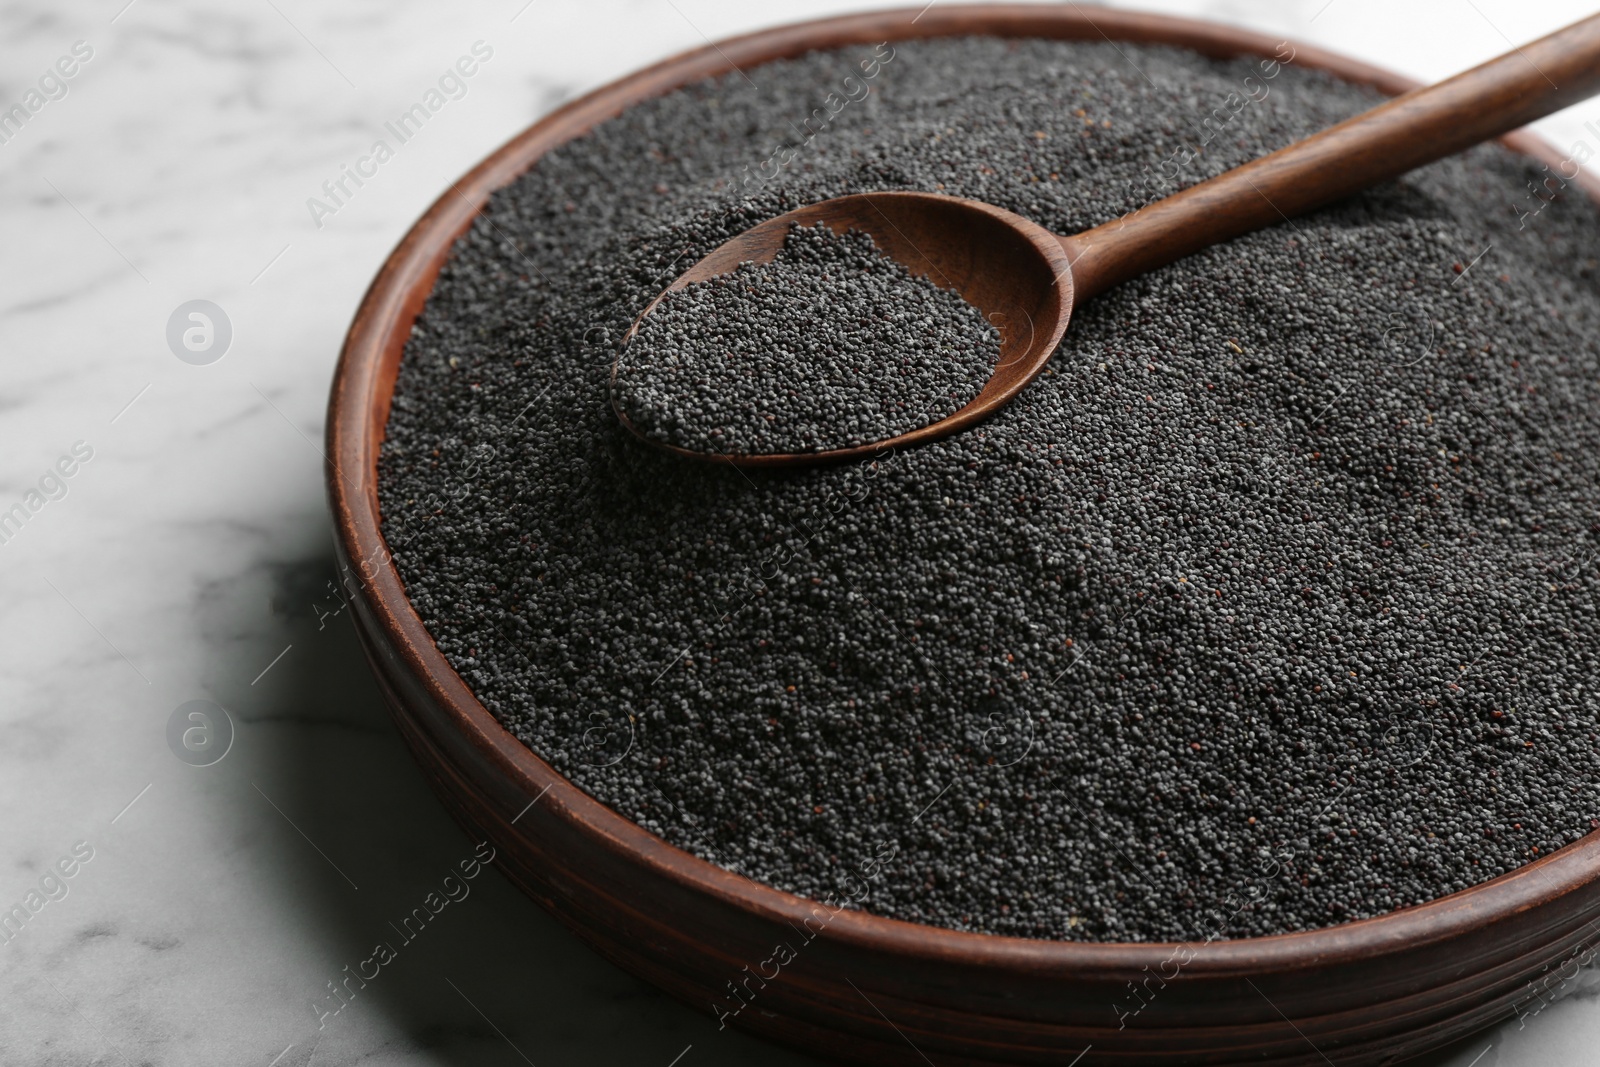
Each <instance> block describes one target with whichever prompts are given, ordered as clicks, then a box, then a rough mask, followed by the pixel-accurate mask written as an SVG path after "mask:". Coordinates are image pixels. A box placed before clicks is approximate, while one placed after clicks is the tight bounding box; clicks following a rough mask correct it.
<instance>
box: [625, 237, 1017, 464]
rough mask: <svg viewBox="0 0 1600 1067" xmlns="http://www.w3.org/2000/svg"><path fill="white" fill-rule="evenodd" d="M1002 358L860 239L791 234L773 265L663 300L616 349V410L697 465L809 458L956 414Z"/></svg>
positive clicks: (989, 329)
mask: <svg viewBox="0 0 1600 1067" xmlns="http://www.w3.org/2000/svg"><path fill="white" fill-rule="evenodd" d="M999 358H1000V333H999V331H998V330H996V329H995V328H994V326H993V325H992V324H990V323H989V321H988V320H987V319H985V318H984V316H983V312H981V311H979V310H978V309H977V308H975V307H973V306H972V305H971V304H968V303H967V302H966V301H965V300H963V299H962V298H961V296H960V294H958V293H955V292H952V291H951V290H948V289H942V288H940V287H939V286H938V285H935V284H934V283H933V282H932V281H929V280H928V279H927V278H924V277H920V276H917V275H914V274H912V273H911V272H910V271H909V270H907V269H906V268H905V267H903V266H901V265H900V264H899V263H896V262H895V261H894V260H892V259H889V258H888V257H886V256H885V255H883V253H882V252H881V251H879V249H878V246H877V245H876V244H875V243H874V242H873V240H872V238H871V237H870V236H868V235H867V234H864V233H860V232H858V231H850V232H848V233H844V234H836V233H834V232H833V230H831V229H829V228H828V226H826V225H825V224H821V223H819V224H817V225H815V226H809V227H803V226H798V225H797V226H794V227H792V228H791V229H790V231H789V234H788V236H787V238H785V240H784V244H783V247H782V248H781V249H779V251H778V255H777V257H776V258H775V259H774V260H772V262H770V263H765V264H760V265H757V264H754V263H746V264H743V265H741V266H740V267H739V268H737V269H736V270H734V271H731V272H729V273H728V274H723V275H719V276H717V277H715V278H711V279H708V280H706V281H703V282H697V283H695V284H693V285H688V286H685V287H684V288H682V289H678V290H674V291H673V292H670V293H668V294H667V295H666V296H665V297H664V298H663V299H662V301H661V303H660V304H659V305H658V306H657V307H656V308H655V310H653V311H652V312H651V313H650V314H649V315H648V316H646V317H645V319H644V321H643V322H642V323H641V324H640V327H639V332H638V333H637V334H636V335H635V336H634V337H633V339H632V340H631V341H630V342H629V343H628V345H627V347H626V348H624V349H623V351H622V355H621V358H620V359H619V361H618V363H617V376H616V383H615V393H614V396H615V399H616V402H617V406H618V407H619V409H620V410H621V411H622V412H623V413H624V414H625V415H626V416H627V417H628V421H630V422H631V423H632V424H633V426H634V427H635V429H637V430H638V431H639V432H640V433H641V434H643V435H644V436H645V437H647V438H651V439H654V440H659V441H664V442H666V443H667V444H671V445H676V446H678V447H680V448H687V449H689V450H691V451H694V452H709V453H713V454H719V455H721V454H727V453H743V454H752V455H753V454H771V453H775V452H819V451H823V450H826V449H836V448H846V447H850V446H853V445H864V444H871V443H873V442H875V441H884V440H888V439H889V438H891V437H894V436H896V435H898V434H902V433H907V432H909V431H911V430H915V429H917V428H918V427H920V426H926V425H928V424H929V423H932V422H936V421H938V420H939V419H942V418H944V417H946V416H947V415H952V414H954V413H955V412H957V411H959V410H960V409H961V408H962V407H964V406H965V405H966V404H967V403H968V402H969V401H970V400H972V398H973V397H975V396H977V395H978V391H979V390H980V389H982V388H983V383H984V382H985V381H986V380H987V379H988V377H989V375H990V373H991V372H992V370H993V368H994V365H995V363H996V362H997V361H998V360H999Z"/></svg>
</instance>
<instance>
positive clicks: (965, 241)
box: [612, 15, 1600, 467]
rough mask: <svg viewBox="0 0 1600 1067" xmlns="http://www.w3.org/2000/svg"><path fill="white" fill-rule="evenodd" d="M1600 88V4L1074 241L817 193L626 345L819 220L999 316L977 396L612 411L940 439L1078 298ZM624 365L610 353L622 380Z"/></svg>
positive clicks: (822, 456) (1039, 345) (981, 210)
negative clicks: (855, 415) (701, 411)
mask: <svg viewBox="0 0 1600 1067" xmlns="http://www.w3.org/2000/svg"><path fill="white" fill-rule="evenodd" d="M1597 91H1600V15H1594V16H1591V17H1589V18H1587V19H1584V20H1583V21H1581V22H1577V23H1574V24H1573V25H1571V26H1568V27H1567V28H1565V29H1563V30H1559V31H1557V32H1555V33H1553V34H1551V35H1550V36H1548V37H1545V38H1542V39H1540V40H1538V41H1536V42H1534V43H1532V44H1529V45H1526V46H1524V47H1522V48H1517V49H1513V50H1512V51H1511V52H1508V53H1506V54H1505V55H1503V56H1501V57H1499V58H1498V59H1493V60H1490V61H1489V62H1487V63H1485V64H1483V65H1482V66H1479V67H1475V68H1473V69H1472V70H1469V71H1467V72H1465V73H1463V74H1458V75H1456V76H1455V77H1453V78H1451V79H1449V80H1448V81H1444V82H1440V83H1439V84H1437V85H1433V86H1429V87H1427V88H1424V89H1417V90H1415V91H1414V92H1410V93H1406V94H1405V95H1404V96H1398V97H1395V98H1394V99H1393V100H1390V101H1388V102H1386V103H1384V104H1381V105H1379V106H1378V107H1375V108H1373V109H1372V110H1371V111H1368V112H1366V113H1365V114H1362V115H1358V116H1356V117H1355V118H1353V119H1350V120H1348V121H1346V122H1342V123H1340V124H1339V125H1337V126H1333V127H1331V128H1329V129H1327V130H1324V131H1322V132H1321V133H1318V134H1316V135H1314V136H1312V137H1308V138H1306V139H1305V140H1303V141H1300V142H1298V143H1297V144H1293V145H1290V146H1289V147H1287V148H1284V149H1281V150H1279V151H1277V152H1274V153H1272V154H1271V155H1269V156H1265V157H1263V158H1261V159H1258V160H1256V161H1255V162H1253V163H1247V164H1245V165H1244V166H1242V167H1238V168H1236V169H1234V170H1231V171H1228V172H1227V173H1226V174H1221V175H1218V176H1217V177H1215V178H1212V179H1210V180H1209V181H1206V182H1203V183H1201V184H1199V185H1195V186H1191V187H1190V188H1188V189H1185V190H1183V191H1182V192H1179V193H1176V194H1174V195H1173V196H1169V197H1167V198H1166V199H1164V200H1160V201H1157V202H1156V203H1153V204H1150V205H1148V206H1146V207H1144V208H1141V209H1137V210H1135V211H1134V212H1132V213H1131V214H1128V215H1124V216H1123V217H1121V218H1119V219H1115V220H1113V221H1111V222H1108V223H1106V224H1105V225H1103V226H1097V227H1095V228H1094V229H1092V230H1087V231H1085V232H1083V233H1079V234H1075V235H1073V236H1070V237H1063V236H1058V235H1056V234H1053V233H1051V232H1050V231H1048V230H1046V229H1045V228H1043V227H1042V226H1039V225H1037V224H1036V223H1033V222H1030V221H1028V220H1027V219H1025V218H1022V217H1021V216H1020V215H1015V214H1013V213H1011V212H1009V211H1006V210H1004V209H1002V208H998V207H994V206H993V205H991V204H985V203H981V202H979V201H976V200H965V199H961V198H959V197H953V196H941V195H938V194H935V193H918V192H881V193H859V194H855V195H851V196H841V197H837V198H835V199H832V200H824V201H822V202H821V203H817V204H812V205H810V206H809V207H803V208H800V209H798V210H796V211H791V212H788V213H787V214H784V215H780V216H778V217H777V218H774V219H769V220H767V221H766V222H763V223H761V224H760V225H758V226H755V227H753V228H751V229H749V230H746V231H745V232H744V233H742V234H740V235H739V236H737V237H735V238H733V239H732V240H730V241H728V242H727V243H726V244H723V245H722V246H720V247H719V248H717V249H716V250H715V251H713V252H712V253H711V254H710V255H708V256H706V257H705V258H704V259H702V260H701V261H700V262H699V263H696V264H695V265H694V266H693V267H691V268H689V270H687V271H686V272H684V274H683V275H682V276H681V277H679V278H678V279H677V280H676V281H674V282H673V283H672V284H671V285H670V286H668V287H667V289H666V292H664V293H662V294H661V296H658V297H656V299H655V300H653V301H652V302H651V303H650V306H649V307H647V308H645V310H644V312H643V313H642V314H641V315H640V316H639V319H638V321H636V322H635V323H634V326H633V329H632V330H630V331H629V333H628V336H627V338H626V339H625V340H624V345H626V343H627V341H628V340H631V339H632V338H633V336H634V334H635V333H637V332H638V329H639V324H640V323H641V322H643V321H644V319H645V317H646V316H648V315H649V314H650V312H651V311H653V310H654V309H655V307H656V306H657V305H658V304H659V303H660V302H661V299H662V297H664V296H665V295H666V293H670V292H672V291H674V290H677V289H682V288H683V287H685V286H687V285H692V284H694V283H696V282H703V281H705V280H707V279H709V278H713V277H715V276H717V275H721V274H726V273H728V272H730V271H732V270H734V269H735V268H737V267H738V266H740V265H741V264H744V263H769V262H771V261H772V260H773V258H774V257H776V256H777V254H778V251H779V250H780V249H781V248H782V247H783V243H784V240H785V238H786V237H787V236H788V233H789V228H790V227H791V226H793V225H796V224H798V225H802V226H812V225H815V224H817V223H826V224H827V225H828V226H829V227H830V228H832V229H833V230H834V231H835V232H837V233H844V232H846V231H848V230H852V229H854V230H860V231H862V232H864V233H867V234H869V235H870V236H871V237H872V239H873V241H875V242H876V243H877V245H878V248H879V249H880V250H881V251H882V252H883V253H884V254H885V255H887V256H889V257H890V258H891V259H894V260H896V261H898V262H899V263H901V264H903V265H904V266H906V267H907V268H908V269H909V270H911V271H912V272H913V273H915V274H919V275H924V276H926V277H928V278H929V279H930V280H932V281H933V282H935V283H936V284H938V285H940V286H943V287H945V288H947V289H953V290H955V291H956V292H958V293H960V294H961V295H962V297H963V298H965V299H966V301H967V302H968V303H969V304H972V305H973V306H975V307H977V308H978V309H979V310H980V311H982V312H983V313H984V314H985V316H986V317H987V318H988V319H989V321H990V322H992V323H994V324H996V325H997V326H998V327H1000V332H1001V348H1000V358H999V361H998V362H997V364H996V365H995V368H994V373H993V375H992V376H991V377H990V378H989V380H988V381H987V383H985V385H984V387H983V389H982V391H981V392H979V394H978V395H977V397H975V398H974V399H973V400H972V401H971V402H970V403H968V404H967V405H966V406H965V407H963V408H961V409H960V410H959V411H957V412H955V413H954V414H953V415H950V416H948V417H946V418H943V419H940V420H938V421H937V422H933V423H930V424H928V425H926V426H923V427H920V428H918V429H915V430H912V431H910V432H908V433H903V434H900V435H898V436H895V437H890V438H887V439H885V440H882V441H878V442H875V443H872V444H866V445H858V446H854V447H850V448H839V449H831V450H827V451H817V452H800V453H770V454H759V453H758V454H727V453H718V452H696V451H692V450H689V449H685V448H680V447H678V446H675V445H669V444H666V443H664V442H661V441H656V440H651V439H650V438H647V437H644V436H643V435H642V434H640V433H639V430H638V429H637V428H636V427H635V426H634V425H633V424H632V423H631V422H630V421H629V420H628V418H627V416H626V415H625V414H624V413H623V412H622V411H621V409H620V408H617V405H616V400H615V390H614V389H613V393H612V397H613V400H612V406H613V408H616V410H617V417H618V418H619V419H621V420H622V423H623V425H625V426H627V427H628V429H629V430H631V431H633V432H634V433H635V434H637V435H639V436H640V437H641V439H643V440H645V441H647V442H648V443H650V444H651V445H654V446H656V447H657V448H663V449H666V450H667V451H670V452H674V453H676V454H678V455H682V456H688V457H692V458H696V459H714V460H721V461H727V462H731V463H734V464H736V465H739V466H746V467H780V466H795V465H802V464H814V463H829V462H837V461H841V460H849V459H857V458H861V457H865V456H870V455H875V454H881V453H883V452H884V451H885V450H886V449H892V448H900V447H903V446H907V445H915V444H921V443H923V442H926V441H932V440H935V439H937V438H940V437H945V436H948V435H949V434H953V433H956V432H957V431H960V430H965V429H967V428H968V427H970V426H974V425H976V424H977V423H978V422H980V421H982V420H983V419H985V418H987V417H988V416H989V415H991V414H993V413H994V412H996V411H998V410H999V409H1000V408H1001V406H1003V405H1004V404H1005V403H1007V402H1008V401H1009V400H1011V398H1012V397H1014V396H1016V395H1017V394H1018V393H1019V392H1021V391H1022V388H1023V387H1024V386H1026V385H1027V384H1028V383H1029V382H1030V381H1032V380H1033V378H1034V376H1035V375H1037V374H1038V373H1039V372H1040V371H1041V370H1043V369H1044V365H1045V364H1046V363H1047V362H1048V361H1049V359H1050V357H1051V355H1052V354H1054V352H1055V350H1056V346H1057V344H1058V343H1059V342H1060V340H1061V336H1062V334H1063V333H1065V332H1066V329H1067V321H1068V320H1069V319H1070V318H1071V317H1072V309H1073V307H1074V305H1075V303H1076V302H1078V301H1081V300H1088V299H1090V298H1092V297H1095V296H1098V295H1099V294H1101V293H1103V292H1105V291H1106V290H1107V289H1110V288H1112V287H1113V286H1116V285H1120V284H1122V283H1123V282H1125V281H1127V280H1129V279H1130V278H1137V277H1138V276H1140V275H1142V274H1145V273H1146V272H1148V271H1152V270H1155V269H1157V268H1158V267H1164V266H1166V265H1167V264H1168V263H1171V262H1173V261H1174V260H1178V259H1182V258H1183V257H1184V256H1187V255H1190V254H1191V253H1194V252H1198V251H1200V250H1201V249H1205V248H1209V247H1210V246H1212V245H1214V244H1218V243H1220V242H1223V241H1228V240H1231V239H1232V238H1235V237H1239V236H1241V235H1243V234H1247V233H1252V232H1254V231H1256V230H1259V229H1262V228H1263V227H1266V226H1271V225H1273V224H1275V223H1279V222H1284V221H1287V220H1288V219H1290V218H1293V217H1294V216H1296V215H1302V214H1305V213H1306V212H1308V211H1314V210H1316V209H1317V208H1320V207H1324V206H1326V205H1327V204H1330V203H1333V202H1334V201H1336V200H1339V199H1342V198H1344V197H1346V196H1349V195H1351V194H1353V193H1357V192H1360V191H1361V190H1363V189H1367V188H1369V187H1371V186H1373V185H1377V184H1379V183H1380V182H1384V181H1388V180H1389V179H1391V178H1396V177H1398V176H1400V175H1401V174H1404V173H1406V172H1407V171H1409V170H1413V169H1414V168H1416V167H1420V166H1423V165H1424V164H1427V163H1432V162H1435V161H1436V160H1440V159H1443V158H1445V157H1446V156H1450V155H1453V154H1455V153H1457V152H1460V151H1462V150H1464V149H1466V148H1470V147H1471V146H1473V145H1475V144H1478V143H1480V142H1482V141H1486V140H1489V139H1490V138H1493V137H1498V136H1500V135H1501V134H1504V133H1508V132H1510V131H1511V130H1514V129H1516V128H1517V127H1519V126H1523V125H1525V124H1527V123H1529V122H1532V121H1533V120H1534V119H1538V118H1542V117H1543V116H1545V115H1549V114H1551V113H1552V112H1555V111H1559V110H1561V109H1562V108H1564V107H1567V106H1569V105H1571V104H1574V103H1577V102H1578V101H1580V100H1584V99H1587V98H1588V97H1590V96H1592V95H1593V94H1594V93H1596V92H1597ZM620 361H621V357H620V356H619V357H618V362H619V363H620ZM616 373H617V368H616V365H613V367H612V382H613V384H614V383H615V381H616Z"/></svg>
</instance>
